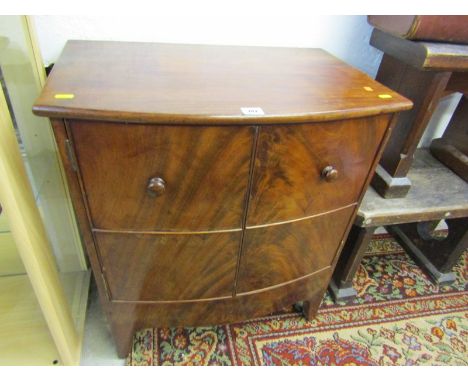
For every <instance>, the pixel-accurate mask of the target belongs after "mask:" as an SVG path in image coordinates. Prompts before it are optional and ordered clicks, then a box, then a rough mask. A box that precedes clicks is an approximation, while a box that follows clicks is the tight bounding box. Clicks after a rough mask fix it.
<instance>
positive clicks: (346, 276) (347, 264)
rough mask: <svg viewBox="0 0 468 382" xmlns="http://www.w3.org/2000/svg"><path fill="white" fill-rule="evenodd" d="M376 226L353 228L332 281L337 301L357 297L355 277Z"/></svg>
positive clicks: (331, 287) (332, 290) (354, 226)
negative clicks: (354, 286) (354, 285)
mask: <svg viewBox="0 0 468 382" xmlns="http://www.w3.org/2000/svg"><path fill="white" fill-rule="evenodd" d="M376 228H377V227H358V226H356V225H353V227H352V228H351V231H350V233H349V235H348V238H347V240H346V243H345V245H344V247H343V250H342V251H341V254H340V258H339V260H338V263H337V265H336V268H335V272H334V273H333V277H332V281H331V283H330V292H331V294H332V297H333V299H334V300H335V302H338V301H348V300H352V299H354V298H355V297H356V295H357V292H356V290H355V289H354V288H353V279H354V276H355V275H356V272H357V270H358V268H359V265H360V264H361V261H362V258H363V257H364V254H365V253H366V250H367V247H368V245H369V242H370V241H371V239H372V235H373V234H374V232H375V229H376Z"/></svg>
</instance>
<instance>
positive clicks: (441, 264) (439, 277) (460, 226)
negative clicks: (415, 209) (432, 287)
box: [386, 218, 468, 284]
mask: <svg viewBox="0 0 468 382" xmlns="http://www.w3.org/2000/svg"><path fill="white" fill-rule="evenodd" d="M435 223H436V222H435ZM435 223H431V222H429V223H427V222H425V223H409V224H399V225H395V226H389V227H386V229H387V230H388V231H389V232H390V233H391V234H392V235H393V236H394V237H395V239H396V240H397V241H398V243H399V244H400V245H401V246H402V247H403V248H404V249H405V251H406V252H407V253H408V254H409V255H411V256H412V257H413V259H414V260H415V261H416V262H417V263H418V265H419V266H420V267H421V268H422V269H423V270H425V271H426V272H427V273H428V274H429V276H430V277H431V278H432V279H433V280H434V281H435V282H437V283H439V284H449V283H452V282H453V281H454V280H455V274H454V273H453V272H452V268H453V266H454V265H455V264H456V262H457V261H458V259H459V258H460V256H461V255H462V253H463V251H464V250H465V249H466V248H467V247H468V218H456V219H450V220H446V223H447V225H448V236H447V237H446V238H437V237H435V236H433V235H432V233H433V232H432V231H433V230H434V228H435V226H436V225H437V224H435Z"/></svg>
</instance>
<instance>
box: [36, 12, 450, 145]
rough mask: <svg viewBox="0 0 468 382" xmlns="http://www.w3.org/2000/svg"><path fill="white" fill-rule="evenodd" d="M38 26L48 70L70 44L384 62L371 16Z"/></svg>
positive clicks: (58, 19) (53, 20) (161, 18)
mask: <svg viewBox="0 0 468 382" xmlns="http://www.w3.org/2000/svg"><path fill="white" fill-rule="evenodd" d="M218 11H219V10H218ZM34 21H35V24H36V31H37V35H38V39H39V46H40V49H41V52H42V56H43V59H44V62H45V64H46V65H48V64H50V63H53V62H54V61H55V60H56V59H57V57H58V56H59V54H60V52H61V50H62V48H63V46H64V44H65V42H66V41H67V40H69V39H91V40H121V41H154V42H171V43H189V44H190V43H193V44H220V45H263V46H289V47H311V48H323V49H325V50H327V51H329V52H330V53H332V54H333V55H335V56H337V57H338V58H340V59H342V60H343V61H345V62H347V63H348V64H350V65H353V66H355V67H356V68H358V69H360V70H362V71H364V72H366V73H367V74H369V75H370V76H372V77H375V74H376V72H377V69H378V66H379V64H380V60H381V58H382V53H381V52H380V51H378V50H377V49H375V48H373V47H371V46H370V45H369V38H370V35H371V32H372V28H371V27H370V26H369V25H368V24H367V20H366V16H324V15H314V14H311V13H310V11H309V10H308V9H300V8H298V7H296V8H289V10H286V11H284V10H281V11H274V12H271V11H270V12H268V13H266V12H265V13H264V14H258V13H257V12H252V13H248V12H246V10H244V9H242V8H241V7H238V8H235V9H230V10H229V11H225V12H224V13H223V12H217V13H216V17H214V16H213V14H210V13H209V12H197V14H196V15H194V14H192V12H191V11H190V10H189V11H186V12H183V10H182V9H177V12H176V11H175V10H174V9H173V8H170V7H169V6H159V8H157V9H156V10H155V11H154V12H152V13H151V14H147V15H145V14H141V15H139V16H135V15H128V16H122V15H119V16H35V17H34ZM458 99H459V97H456V96H455V97H451V98H449V99H448V100H444V101H443V102H441V103H440V105H439V107H438V108H437V110H436V113H435V115H434V118H433V119H432V121H431V124H430V126H429V127H428V130H427V132H426V134H425V136H424V137H423V139H422V140H421V144H422V145H424V146H427V145H428V144H429V143H430V141H431V139H432V137H438V136H440V135H441V134H442V133H443V131H444V129H445V127H446V125H447V123H448V121H449V119H450V116H451V113H452V111H453V110H454V108H455V106H456V104H457V102H458Z"/></svg>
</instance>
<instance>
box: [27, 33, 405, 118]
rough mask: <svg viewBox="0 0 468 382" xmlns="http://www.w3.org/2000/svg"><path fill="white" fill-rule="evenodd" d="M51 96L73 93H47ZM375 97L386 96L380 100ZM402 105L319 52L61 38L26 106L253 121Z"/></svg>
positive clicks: (45, 110) (73, 114)
mask: <svg viewBox="0 0 468 382" xmlns="http://www.w3.org/2000/svg"><path fill="white" fill-rule="evenodd" d="M312 68H313V69H312ZM365 86H370V87H372V88H373V89H374V92H368V91H366V90H364V87H365ZM57 93H67V94H70V93H71V94H73V95H74V98H73V99H57V98H55V94H57ZM382 93H386V94H390V95H391V96H392V97H393V98H391V99H381V98H379V97H378V94H382ZM241 107H261V108H262V109H263V111H264V112H265V115H263V116H258V117H257V116H245V115H242V114H241V110H240V108H241ZM410 107H411V102H409V101H408V100H407V99H405V98H404V97H401V96H400V95H398V94H397V93H395V92H393V91H392V90H390V89H388V88H386V87H385V86H382V85H381V84H379V83H377V82H375V81H374V80H373V79H372V78H370V77H369V76H367V75H366V74H364V73H362V72H360V71H358V70H356V69H354V68H352V67H351V66H348V65H346V64H345V63H344V62H342V61H340V60H338V59H336V58H335V57H333V56H331V55H330V54H328V53H326V52H324V51H323V50H320V49H304V48H267V47H240V46H237V47H234V46H208V45H179V44H155V43H135V42H131V43H129V42H111V41H107V42H102V41H101V42H99V41H69V42H67V44H66V46H65V48H64V50H63V52H62V54H61V56H60V59H59V60H58V61H57V63H56V64H55V66H54V68H53V70H52V72H51V73H50V76H49V78H48V81H47V84H46V86H45V88H44V90H43V92H42V94H41V96H40V97H39V99H38V100H37V101H36V103H35V105H34V112H35V113H36V114H38V115H46V116H49V117H50V116H54V117H60V118H67V119H73V118H86V119H100V120H104V119H106V120H114V121H115V120H117V121H119V120H125V121H133V122H155V123H163V124H180V123H184V124H220V123H222V124H253V123H285V122H299V121H304V122H307V121H317V120H330V119H341V118H350V117H360V116H367V115H375V114H381V113H391V112H394V111H397V110H401V109H407V108H410Z"/></svg>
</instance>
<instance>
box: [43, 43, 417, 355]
mask: <svg viewBox="0 0 468 382" xmlns="http://www.w3.org/2000/svg"><path fill="white" fill-rule="evenodd" d="M135 63H138V70H135ZM365 87H366V89H365ZM369 88H370V90H369ZM56 93H73V94H74V98H69V99H56V98H55V97H54V95H55V94H56ZM379 94H388V95H390V96H391V98H385V97H384V98H379ZM244 106H255V107H262V108H263V109H264V111H265V113H266V114H265V115H263V116H255V117H250V116H243V115H241V114H240V107H244ZM409 107H411V102H409V101H408V100H406V99H405V98H403V97H400V96H399V95H397V94H396V93H394V92H392V91H390V90H389V89H388V88H385V87H383V86H381V85H380V84H378V83H376V82H375V81H373V80H372V79H371V78H369V77H368V76H366V75H363V74H362V73H360V72H358V71H357V70H355V69H353V68H351V67H349V66H347V65H345V64H344V63H342V62H340V61H338V60H336V59H335V58H333V57H332V56H330V55H328V54H326V53H325V52H323V51H320V50H311V49H290V48H287V49H282V48H281V49H278V48H245V47H207V46H180V45H170V44H134V43H128V44H127V43H107V42H106V43H100V42H71V43H69V44H67V46H66V48H65V51H64V54H63V55H62V56H61V58H60V59H59V61H58V62H57V64H56V65H55V67H54V70H53V71H52V73H51V76H50V78H49V81H48V83H47V85H46V87H45V89H44V91H43V93H42V95H41V97H40V98H39V100H38V101H37V103H36V105H35V107H34V110H35V112H36V113H37V114H40V115H47V116H52V117H54V116H55V117H57V116H59V117H65V118H67V121H66V123H67V126H68V128H65V126H64V124H63V123H62V122H61V121H58V120H57V119H55V120H54V130H55V134H56V137H57V141H58V145H59V148H60V153H61V156H62V159H63V160H64V163H65V166H66V169H67V176H68V179H69V182H70V187H71V191H72V195H73V198H74V205H75V208H76V210H77V215H78V217H79V220H80V227H81V229H82V231H83V237H84V239H85V242H86V245H87V249H88V252H89V257H90V260H91V264H92V267H93V271H94V274H95V277H96V282H97V284H98V289H99V292H100V293H99V294H100V298H101V302H102V305H103V309H104V311H105V313H106V315H107V317H108V319H109V322H110V325H111V327H112V330H113V333H114V336H115V339H116V342H117V344H118V350H119V355H120V356H125V355H126V353H127V351H128V350H129V346H130V341H131V338H132V335H133V333H134V331H135V330H137V329H141V328H143V327H149V326H152V327H161V326H187V325H192V326H193V325H206V324H219V323H227V322H234V321H238V320H242V319H248V318H252V317H255V316H259V315H264V314H268V313H271V312H274V311H277V310H279V309H282V308H284V307H286V306H288V305H290V304H293V303H295V302H297V301H308V304H306V305H308V307H309V309H307V312H306V313H307V314H308V315H309V316H311V315H313V314H314V312H315V310H316V308H317V306H318V304H319V300H320V298H321V296H323V291H324V289H325V288H326V286H327V285H328V282H329V280H330V277H331V272H332V270H333V268H334V266H335V262H336V259H337V257H338V253H339V248H340V247H341V245H342V244H343V239H344V236H345V235H346V232H347V231H348V230H349V228H350V224H351V221H352V220H353V217H354V214H355V211H356V202H357V201H358V199H359V198H361V196H362V195H363V192H364V188H365V186H366V184H367V183H368V181H369V179H370V178H369V173H370V172H372V171H373V169H374V167H375V165H376V161H378V159H379V157H380V153H381V147H382V142H383V139H384V136H385V137H386V136H387V135H385V133H386V131H388V122H389V119H390V117H391V113H392V112H394V111H399V110H405V109H408V108H409ZM358 117H363V118H358ZM364 117H365V118H364ZM86 120H88V121H86ZM338 120H340V121H338ZM322 121H332V122H322ZM258 132H261V133H260V135H259V134H258ZM67 139H68V140H70V141H71V143H72V148H73V149H74V153H75V157H76V159H77V163H78V166H77V168H76V172H75V171H74V170H73V168H72V163H71V162H70V161H69V158H68V157H67V153H66V150H65V145H64V144H65V141H66V140H67ZM256 156H258V157H256ZM327 166H332V168H329V169H328V170H327V171H325V172H323V170H324V169H325V168H327ZM322 173H323V174H324V175H322ZM251 186H252V187H251ZM251 188H252V195H251V197H250V189H251ZM148 191H149V192H148ZM249 202H250V204H251V205H250V207H251V208H250V209H249ZM332 210H334V212H332V213H330V214H328V212H330V211H332ZM317 214H320V215H319V216H315V217H313V218H311V215H317ZM291 220H297V221H295V222H288V223H286V224H285V223H284V222H285V221H291ZM267 226H268V227H267ZM243 235H244V236H243ZM244 239H245V240H244ZM262 241H263V242H262ZM243 251H245V252H243ZM98 252H99V254H98ZM244 255H245V258H244ZM265 259H266V260H265ZM257 262H261V264H259V263H257ZM239 264H240V266H241V267H242V270H239ZM236 272H237V273H238V276H239V287H240V288H239V290H238V291H237V292H238V293H237V294H235V293H234V294H233V287H234V286H235V275H236ZM249 272H250V273H249ZM256 278H258V280H256Z"/></svg>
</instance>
